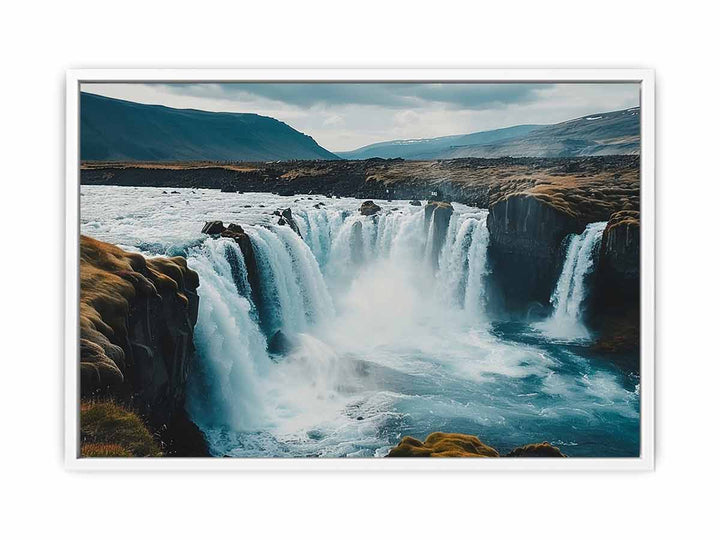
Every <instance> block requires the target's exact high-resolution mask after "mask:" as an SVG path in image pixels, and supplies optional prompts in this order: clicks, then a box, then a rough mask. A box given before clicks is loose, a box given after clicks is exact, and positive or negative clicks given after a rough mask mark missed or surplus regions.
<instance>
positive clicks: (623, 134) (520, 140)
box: [338, 108, 640, 160]
mask: <svg viewBox="0 0 720 540" xmlns="http://www.w3.org/2000/svg"><path fill="white" fill-rule="evenodd" d="M639 153H640V109H639V108H632V109H626V110H623V111H614V112H609V113H597V114H591V115H588V116H583V117H581V118H576V119H573V120H568V121H566V122H561V123H559V124H552V125H549V126H538V125H520V126H513V127H509V128H503V129H496V130H493V131H481V132H478V133H471V134H469V135H452V136H448V137H439V138H436V139H412V140H400V141H388V142H381V143H376V144H372V145H369V146H364V147H362V148H358V149H357V150H353V151H352V152H340V153H338V155H339V156H340V157H343V158H346V159H368V158H372V157H381V158H386V159H388V158H403V159H414V160H431V159H454V158H466V157H478V158H499V157H550V158H554V157H575V156H607V155H638V154H639Z"/></svg>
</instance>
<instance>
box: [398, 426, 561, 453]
mask: <svg viewBox="0 0 720 540" xmlns="http://www.w3.org/2000/svg"><path fill="white" fill-rule="evenodd" d="M388 457H475V458H478V457H491V458H493V457H500V453H499V452H498V451H497V450H495V449H494V448H492V447H491V446H488V445H486V444H485V443H483V442H482V441H480V439H478V438H477V437H475V436H474V435H466V434H464V433H442V432H439V431H438V432H435V433H431V434H430V435H428V436H427V438H426V439H425V441H424V442H422V441H419V440H418V439H415V438H414V437H403V439H402V440H401V441H400V443H399V444H398V445H397V446H396V447H395V448H393V449H392V450H390V453H389V454H388ZM505 457H566V456H565V455H564V454H563V453H562V452H560V450H558V449H557V448H555V447H554V446H551V445H550V444H548V443H547V442H544V443H541V444H528V445H526V446H522V447H520V448H515V449H514V450H512V451H511V452H510V453H509V454H507V456H505Z"/></svg>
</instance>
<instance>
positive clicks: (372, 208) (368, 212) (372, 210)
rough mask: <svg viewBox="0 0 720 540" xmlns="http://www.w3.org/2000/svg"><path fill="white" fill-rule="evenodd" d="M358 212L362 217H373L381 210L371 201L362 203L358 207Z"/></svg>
mask: <svg viewBox="0 0 720 540" xmlns="http://www.w3.org/2000/svg"><path fill="white" fill-rule="evenodd" d="M359 210H360V213H361V214H362V215H363V216H374V215H375V214H377V213H378V212H380V210H382V208H380V207H379V206H378V205H377V204H375V203H374V202H373V201H365V202H364V203H362V204H361V205H360V208H359Z"/></svg>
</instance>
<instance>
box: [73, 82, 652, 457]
mask: <svg viewBox="0 0 720 540" xmlns="http://www.w3.org/2000/svg"><path fill="white" fill-rule="evenodd" d="M653 167H654V76H653V72H652V71H648V70H627V69H623V70H474V69H447V70H445V69H392V70H382V69H377V70H375V69H367V70H365V69H352V70H345V69H338V70H334V69H296V70H292V69H287V70H280V69H268V70H263V69H248V70H245V69H240V70H124V69H123V70H79V71H70V72H68V74H67V172H66V174H67V236H66V255H67V291H66V304H67V312H66V329H67V332H66V354H65V374H66V379H65V389H66V392H65V397H66V405H65V406H66V416H65V420H66V424H65V436H66V464H67V466H68V467H71V468H73V469H247V470H251V469H308V470H311V469H312V470H315V469H352V470H398V469H428V470H429V469H440V470H451V469H461V470H540V469H543V470H580V469H583V470H589V469H603V470H649V469H652V468H653V421H654V420H653V389H654V363H653V362H654V351H653V343H654V298H653V295H654V170H653ZM473 458H476V459H473Z"/></svg>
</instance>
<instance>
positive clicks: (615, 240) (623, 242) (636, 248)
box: [588, 210, 640, 352]
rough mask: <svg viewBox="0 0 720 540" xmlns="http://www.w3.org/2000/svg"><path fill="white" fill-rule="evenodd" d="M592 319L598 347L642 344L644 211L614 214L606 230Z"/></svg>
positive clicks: (634, 348) (621, 349)
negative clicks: (641, 233) (641, 264)
mask: <svg viewBox="0 0 720 540" xmlns="http://www.w3.org/2000/svg"><path fill="white" fill-rule="evenodd" d="M594 285H595V286H594V288H593V294H592V295H591V298H590V302H589V308H588V311H589V319H590V322H591V324H592V325H593V326H595V327H596V329H597V330H598V331H599V333H600V339H599V341H598V343H597V347H598V349H600V350H602V351H607V352H627V351H637V350H639V347H640V212H638V211H633V210H623V211H620V212H616V213H614V214H613V215H612V216H611V217H610V220H609V221H608V224H607V226H606V227H605V231H604V232H603V237H602V242H601V245H600V253H599V257H598V269H597V274H596V276H595V282H594Z"/></svg>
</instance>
